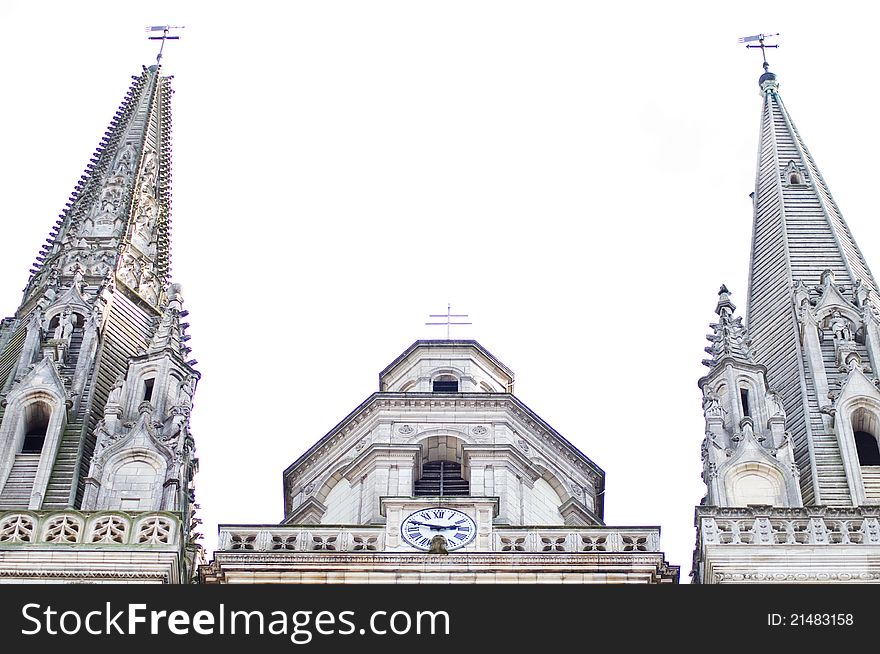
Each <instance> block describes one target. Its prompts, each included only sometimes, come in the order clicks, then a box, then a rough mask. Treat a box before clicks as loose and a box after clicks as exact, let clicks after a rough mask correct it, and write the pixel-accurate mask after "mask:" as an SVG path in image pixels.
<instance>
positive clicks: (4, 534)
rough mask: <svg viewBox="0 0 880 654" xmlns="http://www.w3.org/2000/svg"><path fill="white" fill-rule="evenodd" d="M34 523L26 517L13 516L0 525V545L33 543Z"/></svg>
mask: <svg viewBox="0 0 880 654" xmlns="http://www.w3.org/2000/svg"><path fill="white" fill-rule="evenodd" d="M33 541H34V521H33V520H32V519H31V518H29V517H28V516H26V515H12V516H9V517H7V518H6V519H5V520H3V522H2V523H0V543H32V542H33Z"/></svg>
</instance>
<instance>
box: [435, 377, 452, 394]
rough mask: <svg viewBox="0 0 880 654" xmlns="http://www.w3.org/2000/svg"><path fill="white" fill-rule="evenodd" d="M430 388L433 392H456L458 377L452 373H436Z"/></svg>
mask: <svg viewBox="0 0 880 654" xmlns="http://www.w3.org/2000/svg"><path fill="white" fill-rule="evenodd" d="M432 390H433V391H434V392H435V393H458V379H456V378H455V377H453V376H452V375H438V376H437V377H435V378H434V384H433V387H432Z"/></svg>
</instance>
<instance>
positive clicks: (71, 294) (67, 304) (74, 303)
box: [45, 284, 92, 322]
mask: <svg viewBox="0 0 880 654" xmlns="http://www.w3.org/2000/svg"><path fill="white" fill-rule="evenodd" d="M67 308H69V309H71V310H73V311H74V312H76V313H79V314H82V315H83V316H88V315H89V314H90V313H91V311H92V307H91V305H90V304H89V303H88V302H86V301H85V299H84V298H83V296H82V293H81V292H80V290H79V288H78V284H73V285H72V286H71V287H70V288H68V289H67V290H66V291H65V292H64V293H63V294H62V295H61V296H60V297H58V298H56V300H55V301H54V302H53V303H52V304H51V305H50V306H49V307H47V308H46V311H45V316H46V321H47V322H48V321H49V320H51V319H52V318H54V317H55V316H56V315H58V314H59V313H61V312H62V311H64V309H67Z"/></svg>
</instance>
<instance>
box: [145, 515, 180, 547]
mask: <svg viewBox="0 0 880 654" xmlns="http://www.w3.org/2000/svg"><path fill="white" fill-rule="evenodd" d="M173 533H174V523H172V522H171V520H169V519H168V518H162V517H158V516H157V517H155V518H150V519H149V520H145V521H144V522H142V523H141V524H140V526H139V527H138V535H137V542H138V543H145V544H150V545H157V544H160V543H170V542H171V537H172V534H173Z"/></svg>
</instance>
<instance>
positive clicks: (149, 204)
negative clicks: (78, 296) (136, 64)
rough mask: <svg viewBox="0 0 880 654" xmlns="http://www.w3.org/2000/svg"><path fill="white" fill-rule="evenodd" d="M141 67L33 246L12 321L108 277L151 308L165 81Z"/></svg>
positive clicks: (158, 238)
mask: <svg viewBox="0 0 880 654" xmlns="http://www.w3.org/2000/svg"><path fill="white" fill-rule="evenodd" d="M159 71H160V67H159V66H150V67H149V68H144V70H143V72H142V73H141V74H140V75H138V76H136V77H134V78H133V82H132V85H131V87H130V88H129V91H128V93H127V94H126V95H125V98H124V99H123V101H122V104H121V105H120V107H119V109H118V110H117V111H116V113H115V115H114V117H113V119H112V120H111V121H110V126H109V127H108V129H107V131H106V132H105V133H104V137H103V138H102V139H101V142H100V143H99V145H98V148H97V149H96V150H95V154H94V155H93V156H92V158H91V160H90V162H89V165H88V166H87V167H86V170H85V173H84V174H83V175H82V177H81V178H80V181H79V182H78V183H77V185H76V187H75V188H74V191H73V193H72V194H71V196H70V200H69V201H68V203H67V205H66V206H65V209H64V211H63V212H62V213H61V215H60V216H59V220H58V221H56V223H55V226H54V227H53V229H52V230H51V232H50V234H49V238H48V239H46V243H45V245H43V247H42V248H41V250H40V252H39V254H38V256H37V259H36V262H35V263H34V266H33V267H32V269H31V277H30V279H29V280H28V284H27V287H26V288H25V291H24V298H23V300H22V304H21V307H20V308H19V310H18V312H17V316H19V317H22V316H24V315H26V314H27V313H29V312H30V311H31V310H33V308H34V306H35V305H36V303H37V302H38V301H39V300H40V298H41V297H44V296H45V294H46V293H47V292H50V293H51V289H52V288H53V286H55V285H57V284H59V283H60V284H61V285H62V286H63V285H65V284H66V283H69V282H70V281H71V280H72V279H73V278H74V276H75V275H77V274H79V275H81V277H82V282H83V283H84V284H86V285H87V286H93V287H94V288H95V289H98V288H100V287H101V286H103V285H104V284H105V283H106V281H107V279H108V278H109V277H110V276H111V273H112V272H113V271H117V273H118V278H119V280H120V281H121V282H122V283H124V284H126V285H127V286H128V287H129V288H130V289H131V290H133V291H135V292H137V293H138V294H139V295H140V296H141V297H142V298H143V299H145V300H146V301H147V302H148V303H150V304H151V305H153V306H158V304H159V302H160V297H159V295H160V292H161V289H162V288H163V287H164V285H165V283H166V282H167V278H168V274H169V267H170V252H169V242H168V235H169V227H170V204H171V202H170V191H171V172H170V164H171V161H170V126H171V114H170V110H169V99H170V95H171V88H170V85H169V81H170V78H168V77H161V76H160V74H159Z"/></svg>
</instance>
